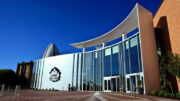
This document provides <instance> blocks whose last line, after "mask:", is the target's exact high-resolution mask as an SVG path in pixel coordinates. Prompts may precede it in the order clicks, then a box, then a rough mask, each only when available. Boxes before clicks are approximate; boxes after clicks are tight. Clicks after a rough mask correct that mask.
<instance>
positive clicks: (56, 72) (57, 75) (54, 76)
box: [49, 67, 61, 82]
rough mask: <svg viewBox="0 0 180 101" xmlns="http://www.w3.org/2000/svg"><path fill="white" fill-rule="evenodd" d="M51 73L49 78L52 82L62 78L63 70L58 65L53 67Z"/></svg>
mask: <svg viewBox="0 0 180 101" xmlns="http://www.w3.org/2000/svg"><path fill="white" fill-rule="evenodd" d="M49 75H50V76H49V80H50V81H52V82H57V81H59V80H60V79H61V71H60V70H59V69H58V68H57V67H54V68H53V69H51V71H50V72H49Z"/></svg>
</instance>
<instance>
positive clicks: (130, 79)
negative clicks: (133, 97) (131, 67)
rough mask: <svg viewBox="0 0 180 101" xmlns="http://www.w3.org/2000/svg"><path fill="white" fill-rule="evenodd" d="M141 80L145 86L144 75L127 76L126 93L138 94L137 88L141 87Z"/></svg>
mask: <svg viewBox="0 0 180 101" xmlns="http://www.w3.org/2000/svg"><path fill="white" fill-rule="evenodd" d="M139 80H141V82H142V84H141V85H140V86H143V76H142V74H130V75H126V91H127V92H136V90H135V87H137V86H139V85H138V81H139Z"/></svg>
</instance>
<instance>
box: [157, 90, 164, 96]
mask: <svg viewBox="0 0 180 101" xmlns="http://www.w3.org/2000/svg"><path fill="white" fill-rule="evenodd" d="M165 92H166V91H164V90H160V91H159V93H158V96H164V93H165ZM165 95H166V94H165Z"/></svg>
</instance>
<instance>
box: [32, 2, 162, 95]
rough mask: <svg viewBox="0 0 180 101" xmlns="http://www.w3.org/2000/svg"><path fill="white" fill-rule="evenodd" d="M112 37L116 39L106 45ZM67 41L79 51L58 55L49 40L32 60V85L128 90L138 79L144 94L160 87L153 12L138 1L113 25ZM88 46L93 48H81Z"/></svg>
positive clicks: (84, 89) (91, 89) (39, 86)
mask: <svg viewBox="0 0 180 101" xmlns="http://www.w3.org/2000/svg"><path fill="white" fill-rule="evenodd" d="M113 40H120V41H119V42H117V43H115V44H113V45H110V46H106V43H108V42H111V41H113ZM71 45H72V46H73V47H76V48H82V50H83V52H82V53H72V54H63V55H59V52H58V49H57V47H56V46H55V45H54V44H51V45H50V46H48V48H47V49H46V51H45V53H44V55H43V58H42V59H38V60H36V61H34V67H33V73H32V82H31V87H32V88H35V89H53V88H54V89H57V90H68V85H69V84H70V85H71V86H72V87H74V88H76V89H77V90H78V91H105V92H112V91H115V92H116V91H119V90H120V89H124V90H126V92H127V93H128V92H134V87H136V86H138V82H139V81H141V82H142V84H141V86H142V87H143V88H144V93H145V94H150V93H151V91H152V90H154V89H156V90H159V89H160V74H159V65H158V56H157V48H156V40H155V32H154V27H153V16H152V13H151V12H150V11H148V10H147V9H145V8H143V7H142V6H141V5H139V4H136V5H135V7H134V8H133V9H132V11H131V12H130V13H129V15H128V16H127V17H126V18H125V19H124V21H122V22H121V23H120V24H119V25H118V26H116V27H115V28H114V29H112V30H110V31H109V32H107V33H105V34H104V35H102V36H99V37H97V38H94V39H91V40H87V41H84V42H80V43H75V44H71ZM88 47H96V50H93V51H85V49H86V48H88Z"/></svg>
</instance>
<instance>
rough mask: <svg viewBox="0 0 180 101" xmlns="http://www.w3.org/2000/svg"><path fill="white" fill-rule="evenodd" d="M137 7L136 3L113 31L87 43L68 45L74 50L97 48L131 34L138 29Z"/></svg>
mask: <svg viewBox="0 0 180 101" xmlns="http://www.w3.org/2000/svg"><path fill="white" fill-rule="evenodd" d="M139 6H140V5H139V4H138V3H137V4H136V5H135V7H134V8H133V10H132V11H131V12H130V14H129V15H128V16H127V17H126V18H125V19H124V20H123V21H122V22H121V23H120V24H119V25H117V26H116V27H115V28H114V29H112V30H110V31H109V32H107V33H105V34H104V35H102V36H99V37H97V38H94V39H91V40H87V41H84V42H79V43H73V44H70V45H71V46H73V47H76V48H86V47H92V46H97V45H100V44H102V43H106V42H110V41H112V40H115V39H117V38H119V37H121V36H122V34H127V33H129V32H131V31H132V30H134V29H136V28H137V27H138V7H139Z"/></svg>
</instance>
